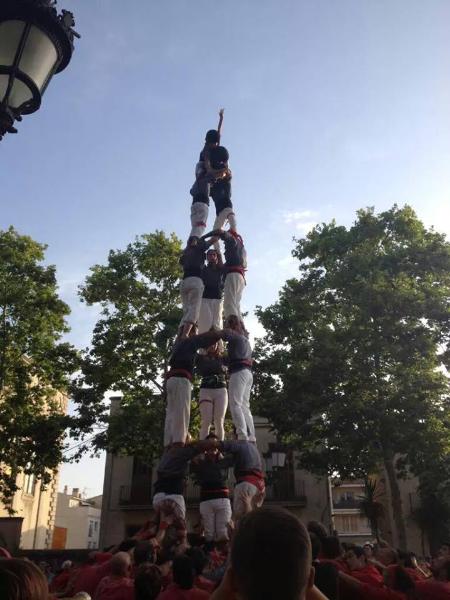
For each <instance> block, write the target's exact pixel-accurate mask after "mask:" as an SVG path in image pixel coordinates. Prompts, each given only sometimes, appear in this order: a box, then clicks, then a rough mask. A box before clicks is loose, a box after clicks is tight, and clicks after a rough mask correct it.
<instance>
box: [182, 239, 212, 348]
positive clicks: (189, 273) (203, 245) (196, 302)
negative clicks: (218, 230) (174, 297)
mask: <svg viewBox="0 0 450 600" xmlns="http://www.w3.org/2000/svg"><path fill="white" fill-rule="evenodd" d="M214 241H215V240H214V239H211V240H210V241H209V242H205V240H202V239H199V238H198V237H195V236H191V237H190V238H189V239H188V241H187V244H186V248H185V249H184V250H183V254H182V255H181V258H180V264H181V265H182V267H183V279H182V280H181V284H180V294H181V303H182V305H183V316H182V318H181V323H180V328H179V336H180V337H181V338H186V337H188V335H189V333H190V331H191V329H192V327H194V325H197V323H198V319H199V314H200V305H201V302H202V295H203V290H204V287H205V286H204V284H203V279H202V271H203V268H204V266H205V257H206V250H207V248H208V246H211V244H213V243H214ZM208 329H209V328H208ZM202 333H203V332H202Z"/></svg>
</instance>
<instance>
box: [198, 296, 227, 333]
mask: <svg viewBox="0 0 450 600" xmlns="http://www.w3.org/2000/svg"><path fill="white" fill-rule="evenodd" d="M222 306H223V301H222V300H221V299H218V298H202V300H201V304H200V314H199V317H198V333H204V332H205V331H209V330H210V329H211V327H214V329H222Z"/></svg>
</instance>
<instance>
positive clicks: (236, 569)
mask: <svg viewBox="0 0 450 600" xmlns="http://www.w3.org/2000/svg"><path fill="white" fill-rule="evenodd" d="M231 569H232V577H233V582H234V586H235V588H236V590H237V592H238V594H239V598H242V600H269V599H271V598H283V600H302V599H303V598H304V597H305V592H306V589H307V588H308V587H310V586H311V585H312V582H313V579H314V569H313V568H312V567H311V542H310V540H309V535H308V532H307V531H306V528H305V527H304V526H303V525H302V523H300V521H299V520H298V519H297V518H296V517H295V516H294V515H292V514H291V513H289V512H288V511H287V510H284V509H281V508H259V509H256V510H254V511H252V512H251V513H249V514H247V515H246V516H245V517H243V519H241V521H240V523H239V528H238V530H237V532H236V534H235V537H234V540H233V545H232V548H231Z"/></svg>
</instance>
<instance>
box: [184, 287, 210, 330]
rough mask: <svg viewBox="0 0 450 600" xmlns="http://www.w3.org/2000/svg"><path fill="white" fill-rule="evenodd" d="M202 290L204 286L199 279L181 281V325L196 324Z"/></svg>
mask: <svg viewBox="0 0 450 600" xmlns="http://www.w3.org/2000/svg"><path fill="white" fill-rule="evenodd" d="M204 289H205V286H204V284H203V281H202V280H201V278H200V277H186V278H185V279H182V280H181V284H180V295H181V303H182V305H183V317H182V318H181V325H184V323H192V324H193V325H195V324H196V323H197V322H198V318H199V315H200V305H201V302H202V295H203V290H204Z"/></svg>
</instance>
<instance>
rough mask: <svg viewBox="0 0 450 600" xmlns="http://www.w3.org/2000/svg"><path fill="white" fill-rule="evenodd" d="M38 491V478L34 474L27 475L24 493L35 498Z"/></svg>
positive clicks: (24, 482)
mask: <svg viewBox="0 0 450 600" xmlns="http://www.w3.org/2000/svg"><path fill="white" fill-rule="evenodd" d="M35 490H36V477H35V476H34V475H33V474H30V475H25V478H24V481H23V493H24V494H28V495H29V496H34V492H35Z"/></svg>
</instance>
